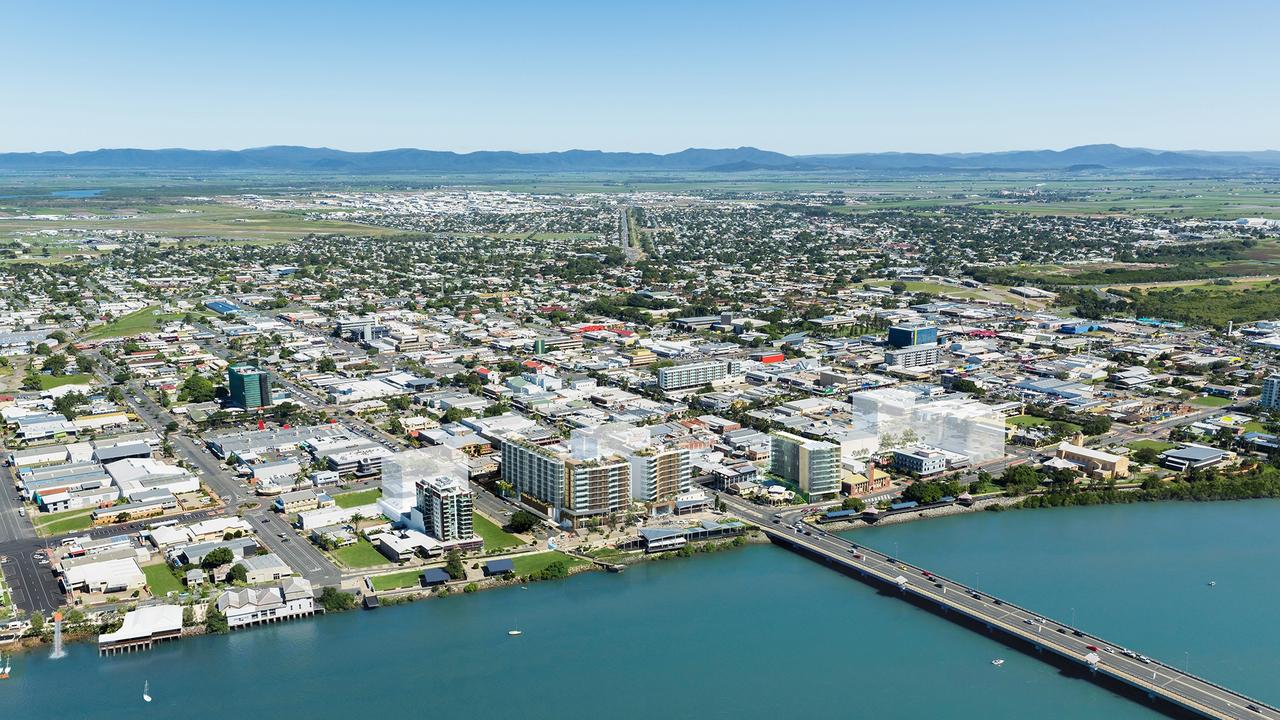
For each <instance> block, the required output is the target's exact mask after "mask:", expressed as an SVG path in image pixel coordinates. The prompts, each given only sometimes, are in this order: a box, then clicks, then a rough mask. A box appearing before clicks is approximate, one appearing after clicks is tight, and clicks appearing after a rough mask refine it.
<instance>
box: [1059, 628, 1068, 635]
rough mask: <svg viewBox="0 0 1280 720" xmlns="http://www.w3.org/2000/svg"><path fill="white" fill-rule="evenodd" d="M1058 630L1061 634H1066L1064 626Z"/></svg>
mask: <svg viewBox="0 0 1280 720" xmlns="http://www.w3.org/2000/svg"><path fill="white" fill-rule="evenodd" d="M1058 632H1060V633H1062V634H1063V635H1066V634H1067V629H1066V628H1058Z"/></svg>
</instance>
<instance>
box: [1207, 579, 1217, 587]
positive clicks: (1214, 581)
mask: <svg viewBox="0 0 1280 720" xmlns="http://www.w3.org/2000/svg"><path fill="white" fill-rule="evenodd" d="M1217 584H1218V581H1217V580H1210V581H1209V587H1213V586H1214V585H1217Z"/></svg>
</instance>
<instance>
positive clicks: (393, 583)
mask: <svg viewBox="0 0 1280 720" xmlns="http://www.w3.org/2000/svg"><path fill="white" fill-rule="evenodd" d="M369 582H371V583H373V589H374V590H377V591H378V592H382V591H384V590H399V589H400V588H409V587H418V586H420V585H422V568H416V569H414V570H405V571H404V572H398V573H391V574H390V575H379V576H377V577H373V578H369Z"/></svg>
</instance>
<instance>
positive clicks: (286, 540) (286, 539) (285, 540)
mask: <svg viewBox="0 0 1280 720" xmlns="http://www.w3.org/2000/svg"><path fill="white" fill-rule="evenodd" d="M281 542H289V538H285V539H284V540H282V541H281Z"/></svg>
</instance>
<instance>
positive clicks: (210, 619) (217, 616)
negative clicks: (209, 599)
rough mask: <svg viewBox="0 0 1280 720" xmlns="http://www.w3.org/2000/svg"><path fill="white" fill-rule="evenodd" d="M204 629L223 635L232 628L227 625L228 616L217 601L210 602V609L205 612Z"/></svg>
mask: <svg viewBox="0 0 1280 720" xmlns="http://www.w3.org/2000/svg"><path fill="white" fill-rule="evenodd" d="M204 629H205V632H208V633H211V634H214V635H221V634H223V633H226V632H228V631H230V630H231V627H230V626H229V625H227V616H226V615H225V614H223V612H222V611H221V610H219V609H218V604H217V603H216V602H215V603H209V611H208V612H206V613H205V614H204Z"/></svg>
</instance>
